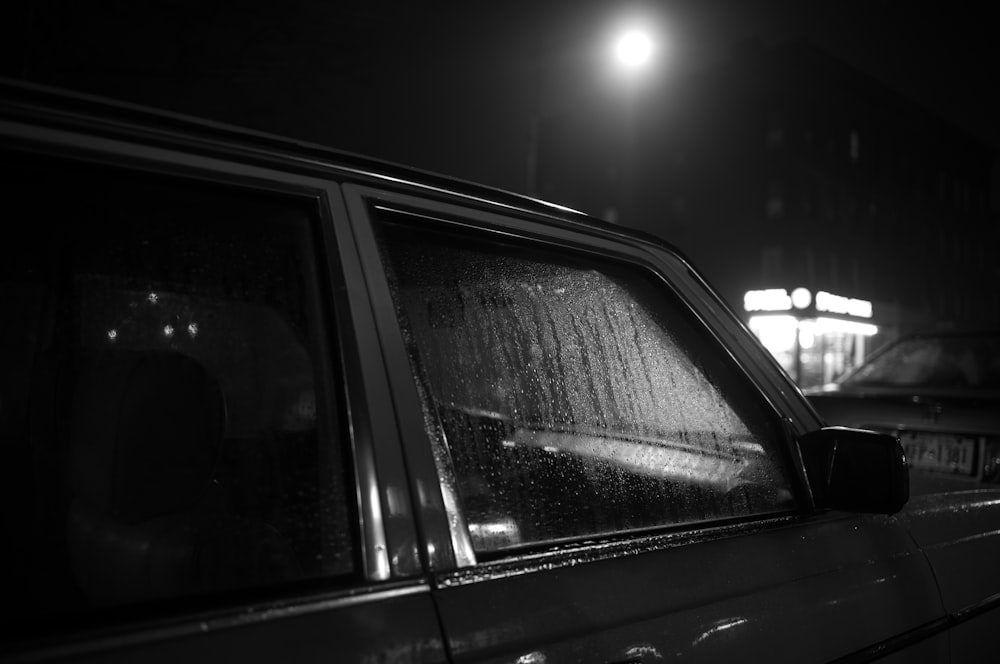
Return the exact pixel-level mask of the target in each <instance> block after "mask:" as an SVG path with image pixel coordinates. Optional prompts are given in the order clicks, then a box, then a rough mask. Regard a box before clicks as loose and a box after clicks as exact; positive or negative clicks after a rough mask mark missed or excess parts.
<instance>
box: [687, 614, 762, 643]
mask: <svg viewBox="0 0 1000 664" xmlns="http://www.w3.org/2000/svg"><path fill="white" fill-rule="evenodd" d="M746 622H748V619H747V618H725V619H723V620H719V621H718V622H716V623H715V624H714V625H713V626H712V627H710V628H709V629H707V630H705V631H704V632H703V633H702V634H701V636H699V637H698V638H697V639H695V640H694V641H692V642H691V645H693V646H696V645H698V644H699V643H701V642H703V641H705V640H706V639H708V638H710V637H712V636H714V635H716V634H719V633H721V632H725V631H727V630H730V629H732V628H733V627H739V626H740V625H743V624H744V623H746Z"/></svg>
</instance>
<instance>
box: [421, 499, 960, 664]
mask: <svg viewBox="0 0 1000 664" xmlns="http://www.w3.org/2000/svg"><path fill="white" fill-rule="evenodd" d="M734 538H737V539H738V540H739V542H740V546H739V548H738V549H736V548H734V547H733V546H732V544H733V543H734V541H733V540H734ZM643 548H644V547H643V543H633V544H632V545H631V546H628V547H626V548H625V551H624V553H622V554H620V555H616V556H612V557H608V558H605V559H600V558H597V559H595V556H599V555H600V553H601V551H600V549H599V548H591V549H588V548H587V547H583V548H581V549H580V550H579V551H574V552H571V553H566V554H564V555H562V556H559V557H553V560H546V559H545V558H541V557H540V559H538V560H535V561H522V562H511V563H509V564H502V563H496V564H487V565H484V566H481V567H480V568H478V569H476V570H475V571H474V572H470V573H469V574H468V575H467V576H461V575H457V576H452V577H445V578H440V579H439V581H438V583H439V585H442V586H443V587H442V588H441V589H440V590H439V591H437V596H438V602H439V606H440V610H441V616H442V621H443V623H444V624H445V626H446V631H448V639H449V647H450V649H451V652H452V655H453V657H454V660H455V661H456V662H479V661H483V662H501V661H515V660H518V659H519V658H522V657H529V658H530V657H534V658H535V659H534V660H524V661H550V662H557V661H593V662H599V661H609V662H610V661H658V660H659V659H661V658H662V659H673V658H675V657H683V658H685V659H690V660H691V661H720V660H729V659H732V658H736V657H740V658H748V659H749V660H750V661H761V660H767V661H789V662H792V661H829V660H833V659H836V658H839V657H843V656H847V655H850V654H852V653H854V652H855V651H861V650H864V649H865V648H868V647H871V646H874V645H876V644H879V643H881V642H882V641H884V640H887V639H889V638H891V637H893V636H896V635H899V634H906V633H908V632H910V631H916V630H919V629H920V628H921V627H922V626H924V625H926V624H928V623H933V622H934V621H935V620H938V619H940V618H941V616H942V612H941V609H940V605H939V600H938V598H937V589H936V586H935V583H934V577H933V575H932V574H931V572H930V569H929V567H928V566H927V563H926V561H925V560H924V558H923V556H922V555H921V554H920V552H919V550H918V549H917V548H916V547H915V545H914V544H913V542H912V540H910V538H909V537H908V536H907V534H906V533H905V531H904V530H903V529H902V528H900V527H899V524H898V523H897V522H896V521H895V520H894V518H893V517H842V516H836V515H830V516H828V517H819V518H816V519H807V520H802V521H797V520H792V521H786V522H783V523H774V524H771V525H770V526H769V527H767V526H765V527H760V526H758V527H753V526H748V527H745V528H741V527H732V528H731V529H729V532H722V533H719V532H717V533H712V532H711V531H710V530H707V531H706V532H703V533H700V534H694V535H678V536H677V537H676V540H675V541H670V540H669V539H668V540H667V541H665V542H660V543H653V544H650V543H645V550H643ZM706 570H710V572H708V573H706ZM802 598H809V599H808V601H805V602H803V601H802ZM817 624H822V625H824V629H823V630H819V631H817V630H816V629H814V628H813V627H810V626H814V625H817ZM910 645H911V647H912V650H911V653H912V654H913V655H914V657H917V656H924V655H926V654H927V653H932V654H934V655H939V654H940V653H941V644H940V642H938V641H935V640H934V639H929V640H924V641H921V642H920V644H918V645H913V644H910ZM931 659H933V657H931Z"/></svg>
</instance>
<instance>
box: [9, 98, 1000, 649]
mask: <svg viewBox="0 0 1000 664" xmlns="http://www.w3.org/2000/svg"><path fill="white" fill-rule="evenodd" d="M345 103H349V100H345ZM0 187H2V192H3V197H2V200H3V205H4V216H5V224H4V233H5V235H4V240H3V242H0V316H2V325H0V366H2V369H3V370H2V371H0V451H2V454H3V458H2V463H0V509H2V510H3V520H2V523H3V525H4V532H3V542H2V543H0V589H2V591H3V600H4V605H5V608H6V610H5V611H4V612H3V617H2V619H0V658H2V659H3V660H4V661H5V662H10V661H21V662H25V661H31V662H37V661H57V660H58V661H78V662H82V661H89V662H96V661H100V662H144V663H150V662H171V663H175V662H185V661H218V662H264V661H267V662H288V663H292V662H333V661H336V662H452V663H454V664H460V663H464V662H518V663H522V664H528V663H534V664H541V663H543V662H549V663H553V664H554V663H556V662H602V663H603V662H661V661H666V660H672V659H675V658H683V659H685V660H690V661H734V660H739V661H771V662H775V661H787V662H797V663H798V662H820V661H841V662H844V661H851V662H854V661H869V660H874V659H878V658H880V657H884V656H888V657H890V658H892V661H954V662H959V661H982V659H981V658H982V656H983V653H989V652H992V648H993V647H994V643H995V634H996V632H997V628H998V626H1000V611H998V610H997V609H998V607H1000V573H998V572H997V571H996V570H997V569H998V566H997V565H996V564H995V563H996V560H997V557H998V556H1000V538H998V536H997V533H998V531H1000V527H998V526H1000V491H992V492H991V491H986V492H979V493H973V494H951V495H947V496H944V497H934V499H933V500H910V501H909V502H907V496H908V492H907V487H908V475H907V469H906V467H905V465H904V461H903V451H902V448H901V447H900V446H899V443H898V441H897V440H896V438H895V437H894V436H892V435H885V434H879V433H874V432H870V431H861V430H855V429H842V428H835V427H834V428H830V427H824V426H823V424H822V421H821V420H820V418H819V417H818V415H817V414H816V412H815V410H814V409H813V408H812V407H811V406H810V405H809V403H808V402H807V401H806V399H805V398H803V396H802V394H801V392H799V390H798V389H797V388H796V387H795V385H794V384H792V383H791V382H790V380H789V379H788V377H787V376H786V375H785V374H784V373H783V372H782V371H781V370H780V368H779V367H778V366H777V365H776V364H775V363H774V362H773V360H771V359H770V358H769V357H768V356H767V354H766V352H765V351H764V349H763V348H762V347H761V346H760V345H759V344H758V343H757V341H756V340H755V339H754V337H753V336H752V335H751V334H750V333H749V331H748V330H747V329H746V327H745V326H744V325H743V324H742V323H741V322H740V321H739V319H738V318H737V317H736V316H735V315H734V314H733V313H732V311H730V309H729V308H728V307H727V306H726V305H725V304H724V303H723V302H722V301H721V300H720V299H719V298H718V297H717V295H716V294H715V293H714V291H713V290H712V289H711V288H710V287H709V286H708V285H707V284H706V283H705V281H704V280H703V279H702V278H701V277H700V276H699V274H698V273H697V272H696V271H695V270H694V269H693V268H692V267H691V265H690V264H689V263H688V262H687V261H686V260H685V259H684V258H683V257H682V256H681V255H680V254H679V253H678V252H677V251H676V250H675V249H673V248H672V247H670V246H668V245H667V244H665V243H663V242H662V241H660V240H658V239H656V238H653V237H650V236H645V235H640V234H637V233H633V232H629V231H627V230H626V229H622V228H619V227H616V226H613V225H610V224H606V223H603V222H600V221H596V220H594V219H591V218H589V217H587V216H585V215H582V214H579V213H574V212H572V211H569V210H566V209H564V208H560V207H557V206H552V205H547V204H544V203H540V202H538V201H534V200H531V199H528V198H523V197H521V196H517V195H515V194H511V193H506V192H502V191H497V190H494V189H490V188H487V187H481V186H476V185H472V184H468V183H463V182H460V181H456V180H453V179H450V178H445V177H441V176H437V175H433V174H428V173H422V172H418V171H413V170H410V169H407V168H403V167H400V166H395V165H392V164H386V163H382V162H378V161H375V160H371V159H365V158H362V157H358V156H352V155H346V154H342V153H339V152H336V151H333V150H329V149H326V148H323V147H320V146H314V145H303V144H300V143H297V142H295V141H291V140H287V139H282V138H278V137H273V136H266V135H262V134H258V133H254V132H249V131H245V130H242V129H237V128H233V127H228V126H220V125H214V124H210V123H205V122H201V121H197V120H193V119H190V118H185V117H179V116H176V115H170V114H164V113H159V112H155V111H151V110H148V109H141V108H136V107H133V106H128V105H123V104H116V103H112V102H108V101H106V100H99V99H94V98H90V97H84V96H79V95H72V94H67V93H64V92H59V91H56V90H51V89H46V88H38V87H30V86H24V85H19V84H16V83H10V82H7V83H0Z"/></svg>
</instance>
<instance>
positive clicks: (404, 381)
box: [344, 182, 946, 661]
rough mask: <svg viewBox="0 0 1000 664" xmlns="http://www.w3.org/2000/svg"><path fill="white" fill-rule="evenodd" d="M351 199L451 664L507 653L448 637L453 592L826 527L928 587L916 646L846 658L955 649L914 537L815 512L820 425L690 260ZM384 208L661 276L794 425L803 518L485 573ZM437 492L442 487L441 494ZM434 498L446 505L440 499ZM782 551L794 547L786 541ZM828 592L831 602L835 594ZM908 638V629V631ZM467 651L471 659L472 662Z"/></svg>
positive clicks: (443, 211) (864, 643)
mask: <svg viewBox="0 0 1000 664" xmlns="http://www.w3.org/2000/svg"><path fill="white" fill-rule="evenodd" d="M344 193H345V199H346V202H347V206H348V210H349V213H350V215H351V219H352V223H353V224H354V226H355V232H356V237H357V239H358V241H359V255H360V257H361V260H362V263H363V269H364V271H365V275H366V279H368V286H369V289H370V291H371V293H372V297H373V305H374V306H376V312H375V318H376V323H377V325H378V328H379V329H378V333H379V335H380V338H381V343H382V346H383V349H384V352H386V353H387V360H386V365H387V366H388V367H390V372H391V373H390V378H389V382H390V385H391V389H392V393H393V400H394V403H395V406H396V408H395V411H396V415H397V417H398V418H399V423H398V427H399V430H400V434H401V436H402V441H403V446H404V453H405V455H406V459H407V466H408V468H409V470H410V473H411V477H412V478H413V483H414V487H415V488H416V493H417V495H415V496H414V504H416V505H417V509H418V515H419V519H418V521H419V524H420V528H421V536H422V538H423V540H422V544H423V549H424V555H426V556H427V561H428V568H429V569H430V570H431V571H432V572H433V573H434V583H435V587H436V593H435V597H436V598H437V600H438V602H439V611H440V612H441V613H442V621H443V623H444V629H445V632H446V637H447V638H448V639H449V641H450V644H449V648H450V654H451V655H452V658H453V660H454V661H465V660H466V659H467V658H468V657H471V658H472V659H469V660H468V661H478V659H477V658H478V657H481V656H484V653H486V656H487V659H489V658H490V656H492V655H491V653H492V654H496V653H497V652H498V650H497V648H498V647H499V646H498V645H497V643H491V644H489V645H487V646H486V647H485V648H483V649H481V650H480V649H477V646H476V645H475V644H472V645H469V643H466V644H465V645H463V644H461V643H455V635H454V633H452V634H448V632H449V630H450V626H449V622H450V618H449V609H448V607H446V606H444V604H443V603H442V598H443V597H444V596H445V594H446V593H451V592H454V589H462V588H468V587H470V586H474V585H475V584H484V583H489V582H490V581H491V580H493V581H496V582H497V583H502V584H508V585H509V584H511V583H516V581H514V582H512V581H511V579H512V578H515V577H524V576H531V575H533V574H536V573H538V572H542V571H549V572H551V571H552V570H553V569H560V568H563V569H566V570H570V569H571V568H576V567H577V566H578V565H580V564H584V565H601V564H602V563H608V564H610V563H611V562H613V561H614V560H616V559H618V558H620V557H623V556H626V557H627V556H631V557H634V558H636V559H638V558H640V557H641V556H642V555H643V554H645V553H650V552H656V551H665V550H670V549H675V548H683V547H685V546H688V547H690V546H692V542H696V543H704V544H707V545H711V543H713V542H720V541H725V540H728V539H730V538H732V537H735V536H738V535H740V534H751V535H754V536H755V537H756V536H758V535H759V534H760V533H764V534H765V536H766V533H767V532H768V531H770V532H774V533H780V532H783V531H789V530H791V531H794V532H798V533H800V534H801V533H805V532H806V531H807V530H808V529H810V528H823V529H826V531H827V532H828V533H834V532H836V533H839V534H840V535H841V536H845V535H846V534H847V533H849V532H851V531H852V530H853V531H854V532H858V531H859V529H860V530H861V531H864V532H865V533H866V535H865V536H866V537H871V538H873V539H876V540H880V541H884V542H886V543H887V544H886V545H887V546H894V547H897V551H896V552H895V555H898V556H904V557H906V558H907V564H908V566H909V567H908V570H909V572H910V573H912V574H914V575H915V576H918V577H919V579H920V586H921V587H920V589H919V591H917V592H915V593H914V594H913V595H912V596H911V597H910V599H911V600H913V601H917V602H922V603H924V604H926V607H925V608H926V610H924V611H923V612H922V613H921V612H918V613H919V616H918V617H917V618H914V617H913V616H911V620H910V622H909V623H907V625H906V626H905V629H906V630H909V631H908V633H909V636H907V637H903V638H900V634H896V633H885V632H882V633H879V634H875V633H874V632H872V633H871V638H869V639H868V640H864V639H860V640H858V642H857V644H858V645H857V648H854V649H853V650H851V651H849V652H841V653H840V654H839V655H837V656H850V657H853V658H856V659H858V660H859V661H865V660H867V659H869V658H874V657H875V656H877V655H882V654H886V652H888V651H889V650H892V651H901V650H902V649H904V648H906V647H908V646H912V645H913V644H919V643H924V645H925V646H926V647H927V648H929V649H930V650H931V651H933V652H934V653H936V654H940V653H941V652H942V651H943V649H944V648H946V639H945V637H944V635H943V634H940V632H941V630H942V629H944V628H945V627H946V624H945V622H942V621H943V620H944V619H943V617H942V615H943V614H942V612H941V607H940V597H939V595H938V594H937V589H936V587H934V585H933V576H932V574H931V572H930V569H929V567H928V565H927V562H926V560H925V559H924V557H923V555H922V553H921V552H920V551H919V550H918V549H917V547H916V545H915V544H914V543H913V542H912V539H910V538H909V536H908V534H907V533H906V531H905V528H903V527H902V526H901V525H899V524H898V523H897V522H896V521H895V520H894V518H893V517H874V516H869V515H861V516H857V515H849V514H843V513H830V512H825V511H822V510H817V509H816V506H815V503H814V501H813V497H812V494H811V491H810V488H809V484H808V480H807V477H806V474H805V468H804V466H803V464H802V459H801V455H800V454H799V452H798V448H797V445H796V444H795V440H796V439H797V437H798V436H800V435H802V434H804V433H806V432H807V431H810V430H813V429H816V428H818V427H819V426H820V425H821V422H820V420H819V418H818V417H817V415H816V413H815V411H814V410H813V409H812V408H811V407H810V406H809V405H808V403H806V402H805V400H804V399H803V398H802V397H801V393H800V392H799V391H798V389H797V388H796V387H795V386H794V384H792V383H791V382H790V380H789V379H788V378H787V376H785V374H784V373H783V372H781V371H780V370H779V371H776V370H775V367H776V366H777V365H776V363H773V362H770V363H769V362H768V361H767V359H766V357H765V353H764V351H763V350H762V349H761V347H760V346H759V344H757V343H755V342H754V341H753V337H752V335H750V334H749V333H748V332H746V330H745V326H744V325H743V324H742V323H741V322H739V321H738V319H736V317H735V315H734V314H733V313H732V311H731V310H730V309H729V308H728V307H727V306H726V305H725V304H724V303H723V302H722V301H721V299H719V298H718V296H717V295H715V294H714V291H712V290H711V288H710V287H709V286H708V285H707V284H705V283H704V282H703V281H702V280H701V279H700V277H698V276H697V274H696V273H694V272H693V270H692V269H691V267H690V265H688V264H687V262H686V261H685V260H684V259H683V258H681V257H674V256H670V257H669V260H668V256H667V254H666V253H665V252H664V253H660V252H661V251H663V250H662V249H660V248H658V247H656V246H655V245H654V244H653V243H649V244H643V243H642V242H641V241H638V240H636V239H633V238H632V237H631V236H630V237H629V239H623V236H622V234H621V233H619V232H618V231H617V230H616V229H614V227H608V228H603V227H599V226H597V225H595V224H590V225H588V224H576V223H573V222H568V221H566V220H564V219H562V218H561V217H560V216H558V215H552V216H546V215H544V214H542V213H540V212H538V211H537V210H527V209H517V208H513V207H498V206H493V205H491V204H490V202H489V201H485V200H482V199H478V198H476V197H474V196H461V195H460V196H448V195H447V194H446V193H445V192H441V191H438V190H433V189H430V188H419V187H409V188H407V187H406V186H405V185H402V184H400V183H392V184H388V185H387V184H386V183H375V186H373V183H364V182H359V183H354V184H346V185H345V187H344ZM379 207H383V208H386V209H389V210H392V211H398V212H402V213H404V214H412V215H417V216H424V217H427V218H429V219H433V220H436V221H441V222H444V223H446V224H455V225H457V226H465V227H468V228H470V229H477V230H483V229H485V230H487V231H492V232H496V233H498V234H500V235H507V236H516V237H520V238H524V239H526V240H528V241H532V242H535V243H541V244H548V245H552V246H557V247H562V248H565V249H567V250H571V251H575V252H580V251H584V252H590V253H592V254H594V255H597V256H602V257H604V258H607V259H613V260H614V259H617V260H625V261H627V262H629V263H630V264H633V265H637V266H639V267H641V268H644V269H646V270H648V271H650V272H652V273H654V274H656V275H657V276H658V277H659V278H660V279H662V280H663V282H664V283H665V284H666V286H667V287H669V288H670V289H672V290H673V291H674V292H675V293H677V294H678V295H679V296H680V298H681V299H682V300H683V301H685V302H686V304H687V306H688V307H690V308H691V309H692V311H693V313H694V314H695V316H696V317H698V318H699V320H700V321H701V322H702V323H703V324H704V326H705V328H706V331H707V332H708V333H709V334H711V335H713V336H714V337H715V339H716V341H717V342H718V343H719V344H720V346H721V347H722V348H723V349H726V352H727V353H728V354H729V355H730V356H731V359H732V361H733V362H734V364H735V366H736V367H737V368H738V370H739V371H742V372H743V373H744V374H745V375H746V376H747V378H748V379H749V381H750V383H751V384H752V385H753V386H754V389H755V390H756V391H757V392H758V393H759V395H760V399H761V401H762V402H763V403H766V404H767V407H768V408H770V409H771V410H772V411H773V413H774V415H775V416H776V417H778V418H780V419H781V420H782V421H783V422H784V423H785V424H786V432H785V441H784V443H783V444H784V445H785V446H786V447H787V449H786V452H787V457H788V461H789V465H788V469H789V470H790V471H791V474H792V475H793V477H792V478H791V481H792V482H793V484H794V490H795V495H796V499H797V502H798V505H799V511H798V512H797V513H795V514H787V515H780V516H774V517H764V518H760V519H754V520H749V521H748V522H746V523H743V524H737V525H732V524H727V525H713V524H707V526H705V525H697V526H693V527H687V528H685V527H682V528H678V529H676V531H674V532H670V533H666V534H663V535H637V534H629V533H624V534H621V535H618V536H613V537H608V538H599V539H600V541H599V542H598V543H597V544H584V545H581V546H580V547H575V548H574V547H572V546H570V547H566V548H564V549H563V550H562V551H558V552H556V551H542V552H539V553H534V554H526V555H523V556H514V557H511V558H510V559H509V560H503V561H499V562H497V561H494V562H490V563H488V564H487V565H481V564H477V561H476V556H475V553H474V552H473V551H472V547H471V543H470V542H469V539H468V535H467V532H465V533H464V534H463V531H464V530H465V524H464V523H463V517H462V513H461V510H460V509H459V508H458V499H457V495H456V494H455V492H454V489H453V488H450V487H449V486H447V485H448V482H447V481H439V472H438V469H437V468H436V466H435V460H434V458H433V452H432V449H431V445H430V443H429V441H428V436H427V433H426V430H425V427H424V418H423V413H422V406H421V403H420V397H419V394H418V392H417V390H416V388H415V386H414V379H413V375H412V372H411V370H410V367H409V359H408V355H407V352H406V347H405V342H404V339H403V336H402V333H401V331H400V329H399V322H398V320H397V314H396V311H395V310H394V307H393V304H392V297H391V295H390V291H389V286H388V282H387V280H386V277H385V274H384V271H383V267H382V263H381V258H380V256H379V250H378V247H377V243H376V237H375V232H374V225H375V221H374V216H375V214H376V210H377V208H379ZM692 301H696V302H699V304H700V306H695V305H693V304H692ZM782 414H784V415H782ZM436 484H437V485H438V486H435V485H436ZM435 493H436V494H437V495H434V494H435ZM796 529H798V530H796ZM802 536H803V537H805V535H802ZM784 541H786V543H789V542H791V540H788V539H785V540H784ZM812 553H813V554H814V555H822V553H821V552H820V550H819V549H813V550H812ZM855 553H857V552H855ZM803 554H804V555H807V554H806V551H803ZM855 562H857V564H858V565H863V564H864V563H863V562H862V561H860V559H859V560H858V561H855ZM685 564H688V563H685ZM647 571H650V572H652V571H653V570H652V569H648V570H647ZM567 573H569V574H572V573H573V572H571V571H570V572H567ZM827 590H828V591H829V592H834V591H833V590H832V589H829V588H828V589H827ZM517 592H520V591H517ZM515 594H516V592H515ZM481 599H482V598H481ZM490 601H492V600H490ZM497 602H498V603H503V600H502V599H498V600H497ZM513 606H514V604H511V605H510V607H509V608H512V609H513ZM504 629H505V627H504V626H497V628H496V629H495V630H493V631H494V632H496V633H495V634H492V635H491V636H486V637H483V638H485V639H486V640H487V641H489V640H490V639H495V640H496V639H498V640H503V639H504V636H503V634H502V632H503V631H504ZM900 629H901V630H903V629H904V627H900ZM487 631H490V630H487ZM515 631H516V630H515ZM536 636H537V635H536ZM466 637H468V638H466ZM462 638H463V639H465V640H466V641H468V639H469V638H471V639H472V640H473V641H475V638H473V637H471V636H469V634H464V635H463V636H462ZM466 646H467V647H468V648H469V650H467V651H463V650H462V649H463V648H464V647H466ZM916 647H917V648H920V647H921V646H920V645H917V646H916ZM887 649H889V650H887ZM832 652H833V651H832V650H828V651H827V652H826V654H827V655H829V656H833V655H832ZM470 653H478V654H470ZM537 654H538V653H537V652H533V651H527V652H523V653H521V656H523V657H529V659H530V658H531V657H532V656H534V655H537ZM562 654H563V655H567V654H568V653H567V652H563V653H562ZM619 654H621V656H622V658H624V659H622V661H625V660H627V659H628V657H627V653H625V652H624V651H623V652H622V653H619ZM647 654H648V653H647ZM510 656H511V655H510V653H509V652H508V653H505V654H504V655H503V657H510ZM503 657H501V658H500V659H503ZM543 659H544V657H543ZM491 661H492V660H491ZM498 661H499V660H498ZM525 661H528V660H525ZM635 661H639V660H635Z"/></svg>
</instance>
